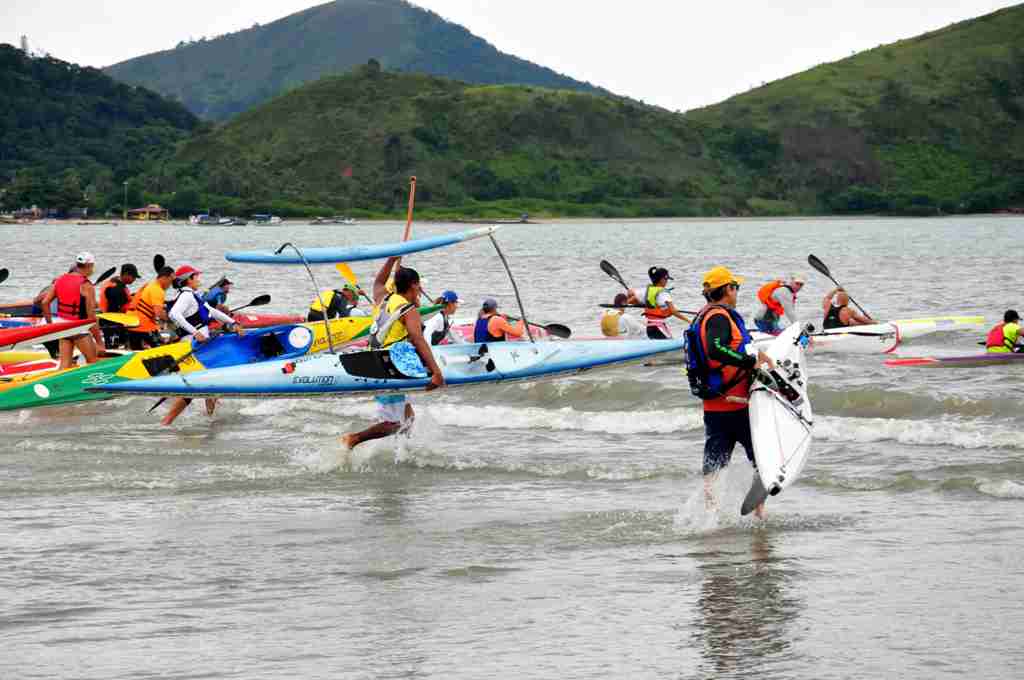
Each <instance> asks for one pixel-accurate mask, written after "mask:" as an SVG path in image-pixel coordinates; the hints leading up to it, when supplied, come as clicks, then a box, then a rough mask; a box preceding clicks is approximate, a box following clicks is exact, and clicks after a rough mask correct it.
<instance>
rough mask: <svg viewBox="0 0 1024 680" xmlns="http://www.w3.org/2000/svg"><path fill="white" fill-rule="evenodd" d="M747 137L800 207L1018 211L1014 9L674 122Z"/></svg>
mask: <svg viewBox="0 0 1024 680" xmlns="http://www.w3.org/2000/svg"><path fill="white" fill-rule="evenodd" d="M686 117H687V119H688V120H691V121H694V122H696V123H700V124H702V125H706V126H710V127H713V128H720V129H729V128H736V129H753V130H757V131H759V132H760V133H761V134H762V135H763V136H764V137H763V138H764V139H765V140H766V141H767V143H769V144H773V143H774V146H775V149H774V152H773V153H770V154H768V155H767V156H766V158H765V161H766V171H767V172H770V173H771V174H772V175H773V176H774V177H775V178H776V181H777V188H776V193H777V195H778V196H780V197H784V198H787V199H790V200H796V201H797V202H799V203H800V204H801V205H802V206H803V207H804V208H805V209H807V210H817V211H826V212H827V211H837V212H862V211H868V212H911V213H921V214H933V213H935V212H936V211H942V212H954V211H964V210H974V211H984V210H992V209H998V208H1005V207H1008V206H1012V205H1018V206H1019V205H1022V204H1024V124H1022V122H1024V5H1018V6H1015V7H1011V8H1008V9H1004V10H1001V11H998V12H995V13H993V14H989V15H986V16H983V17H980V18H977V19H973V20H970V21H964V22H962V23H958V24H955V25H952V26H949V27H947V28H945V29H942V30H939V31H935V32H932V33H927V34H924V35H921V36H919V37H916V38H911V39H908V40H903V41H900V42H897V43H894V44H892V45H886V46H883V47H879V48H877V49H874V50H870V51H867V52H863V53H860V54H857V55H855V56H853V57H850V58H848V59H844V60H842V61H838V62H835V63H830V64H823V65H821V66H818V67H817V68H814V69H811V70H809V71H806V72H804V73H800V74H797V75H794V76H791V77H789V78H785V79H783V80H779V81H776V82H773V83H770V84H769V85H767V86H764V87H761V88H758V89H756V90H752V91H750V92H747V93H745V94H742V95H740V96H737V97H733V98H732V99H729V100H728V101H726V102H723V103H721V104H718V105H716V106H711V107H708V108H705V109H700V110H696V111H691V112H689V113H687V114H686Z"/></svg>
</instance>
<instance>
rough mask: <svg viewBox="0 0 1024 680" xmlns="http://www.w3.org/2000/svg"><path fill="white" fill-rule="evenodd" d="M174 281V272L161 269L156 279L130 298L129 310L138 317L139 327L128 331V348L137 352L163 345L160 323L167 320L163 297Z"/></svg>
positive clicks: (168, 269) (169, 269) (166, 268)
mask: <svg viewBox="0 0 1024 680" xmlns="http://www.w3.org/2000/svg"><path fill="white" fill-rule="evenodd" d="M173 281H174V270H173V269H171V268H170V267H166V266H165V267H162V268H161V269H160V270H159V271H158V272H157V273H156V278H155V279H153V280H152V281H150V282H149V283H147V284H146V285H145V286H143V287H142V289H141V290H139V291H138V292H137V293H135V296H134V297H133V298H132V305H131V309H132V311H134V312H135V316H137V317H139V325H138V326H136V327H135V328H129V329H128V348H129V349H131V350H134V351H139V350H141V349H145V348H147V347H159V346H160V345H162V344H163V339H162V338H161V337H160V326H159V322H160V321H165V320H166V319H167V308H166V307H165V306H164V297H165V296H166V295H167V289H168V288H170V287H171V283H172V282H173Z"/></svg>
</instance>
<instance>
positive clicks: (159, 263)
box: [153, 254, 167, 274]
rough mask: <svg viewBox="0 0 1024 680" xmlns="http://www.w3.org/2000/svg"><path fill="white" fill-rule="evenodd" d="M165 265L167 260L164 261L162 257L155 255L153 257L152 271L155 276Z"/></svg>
mask: <svg viewBox="0 0 1024 680" xmlns="http://www.w3.org/2000/svg"><path fill="white" fill-rule="evenodd" d="M166 264H167V260H165V259H164V256H163V255H160V254H157V255H154V256H153V271H155V272H156V273H157V274H159V273H160V270H161V269H163V268H164V266H165V265H166Z"/></svg>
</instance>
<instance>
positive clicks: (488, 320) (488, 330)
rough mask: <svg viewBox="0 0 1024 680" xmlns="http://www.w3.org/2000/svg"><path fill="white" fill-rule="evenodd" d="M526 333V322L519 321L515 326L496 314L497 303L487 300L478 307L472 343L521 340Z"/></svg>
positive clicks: (493, 300)
mask: <svg viewBox="0 0 1024 680" xmlns="http://www.w3.org/2000/svg"><path fill="white" fill-rule="evenodd" d="M524 333H526V322H525V321H523V320H522V319H520V320H519V323H517V324H516V325H515V326H513V325H512V324H510V323H509V322H508V319H507V318H505V317H504V316H503V315H501V314H498V301H497V300H495V299H494V298H487V299H486V300H484V302H483V305H482V306H481V307H480V314H479V315H478V316H477V319H476V325H475V326H474V327H473V342H504V341H505V340H508V339H509V338H521V337H523V334H524Z"/></svg>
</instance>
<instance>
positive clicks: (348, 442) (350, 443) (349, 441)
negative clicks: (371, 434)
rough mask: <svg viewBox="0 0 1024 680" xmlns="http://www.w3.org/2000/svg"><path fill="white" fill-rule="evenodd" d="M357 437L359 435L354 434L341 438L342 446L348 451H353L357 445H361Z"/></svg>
mask: <svg viewBox="0 0 1024 680" xmlns="http://www.w3.org/2000/svg"><path fill="white" fill-rule="evenodd" d="M356 436H357V435H354V434H346V435H343V436H342V437H341V445H342V446H344V447H345V448H346V449H347V450H349V451H351V450H352V449H354V448H355V447H356V444H358V443H359V442H358V441H357V439H356Z"/></svg>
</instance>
